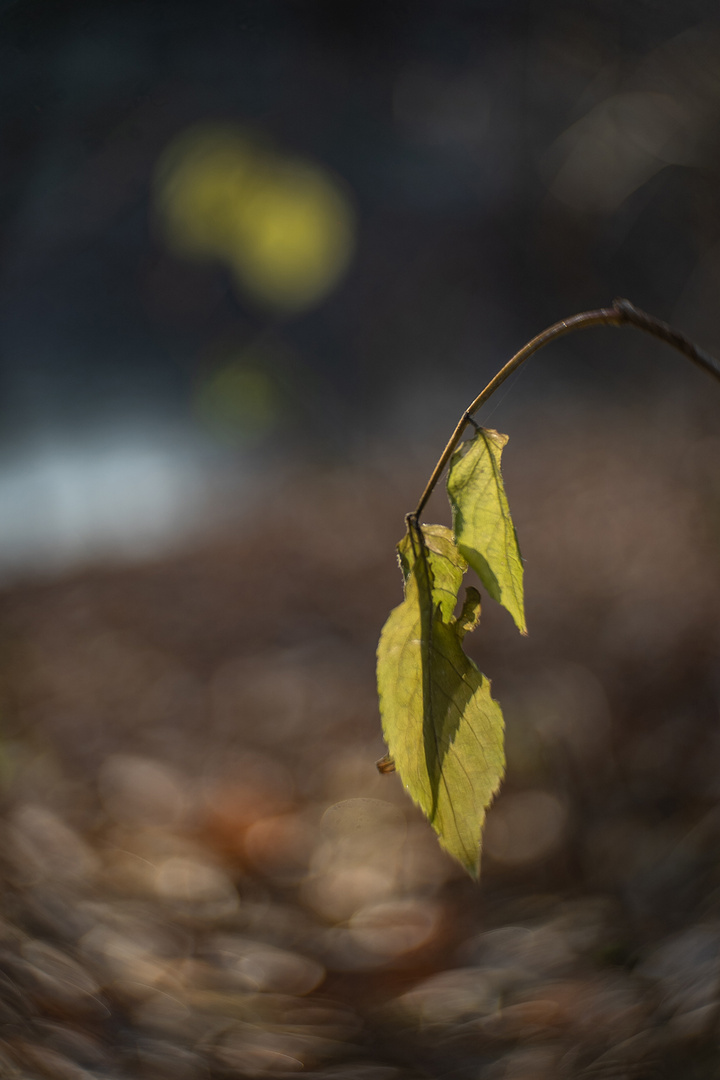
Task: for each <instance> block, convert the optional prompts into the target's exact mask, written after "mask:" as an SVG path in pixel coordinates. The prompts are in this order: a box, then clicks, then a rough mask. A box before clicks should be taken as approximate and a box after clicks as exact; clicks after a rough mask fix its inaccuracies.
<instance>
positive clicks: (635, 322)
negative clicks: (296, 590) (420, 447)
mask: <svg viewBox="0 0 720 1080" xmlns="http://www.w3.org/2000/svg"><path fill="white" fill-rule="evenodd" d="M593 326H620V327H623V326H627V327H631V328H633V329H635V330H643V331H644V332H645V333H646V334H650V335H651V336H652V337H654V338H657V339H658V340H659V341H664V342H665V343H666V344H667V345H671V346H672V347H673V348H674V349H677V350H678V351H679V352H681V353H682V354H683V356H686V357H687V358H688V360H691V361H692V362H693V363H694V364H696V365H697V366H698V367H701V368H702V369H703V370H704V371H707V372H708V373H709V374H710V375H712V376H714V377H715V378H716V379H718V380H720V363H718V361H717V360H716V359H715V358H714V357H713V356H711V355H710V353H707V352H705V351H704V349H700V348H699V347H698V346H697V345H695V344H694V343H693V342H692V341H690V339H689V338H686V337H685V335H684V334H681V333H679V331H677V330H674V329H673V327H672V326H668V324H667V323H664V322H662V321H661V320H660V319H656V318H655V317H654V316H653V315H648V314H647V312H645V311H641V310H640V308H636V307H635V305H634V304H631V303H630V301H629V300H621V299H617V300H614V301H613V303H612V306H611V307H607V308H598V309H597V310H595V311H583V312H581V313H580V314H579V315H573V316H571V317H570V318H569V319H562V320H561V321H560V322H556V323H554V324H553V325H552V326H549V327H548V328H547V330H543V332H542V333H541V334H538V335H537V337H534V338H533V339H532V341H528V343H527V345H523V347H522V349H520V351H519V352H517V353H515V355H514V356H513V357H512V359H511V360H508V362H507V364H505V366H504V367H502V368H500V371H498V373H497V375H495V376H493V378H492V379H491V380H490V382H489V383H488V384H487V386H486V387H485V389H484V390H482V391H481V392H480V393H479V394H478V396H477V397H476V398H475V400H474V401H473V402H472V403H471V404H470V405H469V406H468V408H467V409H466V410H465V412H464V413H463V414H462V416H461V417H460V419H459V420H458V422H457V425H456V427H455V430H454V431H453V433H452V435H451V436H450V440H449V442H448V444H447V446H446V447H445V449H444V450H443V452H442V454H441V455H440V458H439V460H438V463H437V465H436V466H435V468H434V469H433V471H432V475H431V477H430V479H429V480H428V482H427V484H426V485H425V490H424V491H423V493H422V495H421V496H420V501H419V503H418V504H417V507H416V508H415V510H414V511H413V512H412V513H410V514H408V515H407V520H408V523H412V522H417V520H418V518H419V516H420V514H421V513H422V511H423V508H424V507H425V504H426V503H427V501H428V499H429V498H430V496H431V495H432V493H433V490H434V489H435V486H436V484H437V482H438V480H439V479H440V477H441V475H442V473H443V470H444V469H445V466H446V465H447V463H448V461H449V460H450V458H451V457H452V455H453V453H454V452H455V450H456V449H457V446H458V444H459V442H460V439H461V438H462V434H463V432H464V431H465V428H466V427H467V425H468V424H470V423H474V421H473V419H472V417H473V413H475V412H477V410H478V409H479V408H480V406H481V405H484V403H485V402H486V401H487V400H488V398H490V397H491V396H492V395H493V394H494V393H495V391H496V390H497V389H498V387H499V386H501V385H502V384H503V383H504V382H505V380H506V379H507V378H508V377H509V376H510V375H512V373H513V372H514V371H517V369H518V368H519V367H520V365H521V364H524V363H525V361H526V360H529V359H530V357H531V356H532V355H533V353H536V352H537V351H538V350H539V349H542V348H543V346H545V345H548V344H549V343H550V342H551V341H554V340H555V338H559V337H564V336H565V334H571V333H572V332H573V331H575V330H589V329H590V328H591V327H593Z"/></svg>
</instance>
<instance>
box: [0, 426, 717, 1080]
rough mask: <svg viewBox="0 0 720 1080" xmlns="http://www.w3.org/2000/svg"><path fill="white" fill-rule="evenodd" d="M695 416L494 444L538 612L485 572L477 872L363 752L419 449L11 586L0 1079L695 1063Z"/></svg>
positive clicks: (699, 1011)
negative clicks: (493, 777)
mask: <svg viewBox="0 0 720 1080" xmlns="http://www.w3.org/2000/svg"><path fill="white" fill-rule="evenodd" d="M698 408H699V411H698V413H697V415H696V416H694V417H693V421H692V423H690V422H689V421H687V420H686V419H683V418H680V419H677V418H672V419H671V418H670V412H669V410H666V413H663V414H662V415H660V416H658V414H657V413H655V414H654V415H648V416H645V417H644V418H643V417H641V418H638V416H637V415H635V414H631V413H629V412H628V413H627V414H625V413H618V412H613V413H608V412H606V411H602V410H596V411H587V412H584V413H583V412H581V411H580V410H579V409H577V408H576V407H575V406H573V409H572V415H567V413H565V414H563V415H561V414H558V415H556V416H554V417H553V416H548V415H544V416H543V418H542V423H538V424H537V425H535V426H534V427H533V428H532V430H526V431H525V432H524V433H523V434H519V435H518V436H517V438H515V436H513V439H512V440H511V443H510V446H509V449H508V451H507V452H506V461H507V465H506V483H507V486H508V490H509V495H510V501H511V505H512V506H513V509H514V513H515V518H516V524H517V526H518V532H519V535H520V541H521V546H522V549H523V554H524V556H525V558H526V581H527V595H528V620H529V625H530V634H529V636H528V638H527V639H521V638H519V637H518V636H517V635H516V633H515V632H514V630H513V628H512V626H511V623H510V619H509V617H507V616H506V615H505V613H504V612H502V611H500V610H499V609H497V607H496V606H495V605H492V603H491V602H490V601H488V602H487V604H486V607H485V611H484V613H483V621H482V623H481V627H480V629H479V630H478V632H477V633H476V634H475V635H474V640H472V641H468V643H467V644H468V649H469V651H470V652H471V653H472V655H473V656H474V657H475V659H476V660H477V662H478V664H479V665H480V667H481V668H482V670H483V671H484V672H485V673H486V674H488V675H489V676H490V677H491V678H492V680H493V689H494V694H495V696H496V697H498V698H499V700H500V701H501V703H502V705H503V707H504V710H505V717H506V723H507V729H508V733H507V734H508V776H507V781H506V783H505V786H504V788H503V792H502V794H501V795H500V797H499V798H498V799H497V801H496V803H495V805H494V807H493V809H492V810H491V812H490V814H489V819H488V826H487V834H486V844H485V851H484V854H483V869H482V876H481V880H480V883H479V885H475V884H474V883H472V882H471V881H469V880H468V879H466V878H465V877H464V876H463V874H462V872H461V871H460V870H459V869H458V868H457V867H455V866H454V864H453V863H452V862H451V861H450V860H449V859H448V858H447V857H446V856H445V855H444V854H443V853H442V852H441V851H440V850H439V848H438V847H437V845H436V843H435V840H434V837H433V834H432V833H431V830H430V829H429V827H428V826H427V825H426V824H425V823H424V821H423V819H422V818H421V816H420V815H419V814H418V813H416V812H415V810H414V808H413V807H412V805H411V804H410V803H409V801H408V800H407V799H406V798H405V796H404V794H403V792H402V789H401V786H400V783H399V780H398V778H397V777H396V776H380V775H378V773H377V771H376V769H375V765H374V762H375V760H376V759H377V758H379V757H380V756H381V755H382V753H383V752H384V750H383V744H382V740H381V738H380V734H379V719H378V714H377V704H376V699H375V684H374V649H375V643H376V640H377V637H378V634H379V631H380V628H381V626H382V623H383V621H384V619H385V618H386V616H387V614H388V612H389V610H390V608H391V607H392V606H393V605H394V604H396V603H398V602H399V600H400V597H401V585H400V575H399V571H398V570H397V567H396V565H395V560H394V554H393V547H394V544H395V542H396V541H397V540H398V539H399V538H400V534H401V532H402V520H403V513H404V512H405V511H406V510H408V509H410V504H411V503H412V502H413V500H414V497H415V495H416V494H417V493H418V492H419V490H420V488H421V486H422V481H423V479H424V475H422V474H423V473H425V472H426V471H427V463H425V464H424V466H423V468H422V470H420V469H419V468H418V469H417V470H416V469H415V465H412V466H408V467H405V466H403V465H400V466H397V467H396V466H395V465H394V464H393V463H392V462H390V463H386V464H383V465H381V464H379V463H376V464H375V465H372V466H370V465H369V466H368V467H367V468H364V469H363V468H360V467H355V468H351V467H349V466H348V467H346V468H337V469H327V470H321V469H315V470H312V469H309V468H307V469H305V470H303V469H301V468H298V470H297V471H296V472H295V474H294V475H293V477H292V478H291V479H288V478H286V479H285V480H284V481H283V482H280V481H279V482H278V484H277V485H276V487H275V488H274V489H273V490H272V491H271V492H270V493H269V494H268V496H267V500H266V503H265V504H263V505H261V506H259V507H258V508H257V511H256V512H254V513H253V514H252V515H250V516H249V517H248V518H246V520H245V522H244V523H243V524H242V525H241V526H239V527H238V528H237V529H229V528H228V529H226V530H224V531H223V532H221V533H219V534H218V535H216V536H214V537H211V538H209V539H207V540H206V541H205V542H204V543H203V544H202V545H199V546H196V547H195V548H194V549H193V550H186V551H184V552H182V553H179V554H173V555H170V556H168V557H167V558H165V559H162V560H157V561H155V562H152V563H147V564H143V565H133V566H121V567H117V568H97V569H89V570H86V571H83V572H78V573H75V574H72V575H69V576H65V577H63V578H62V579H59V580H54V581H46V582H42V583H40V582H35V583H24V584H16V585H14V586H12V587H8V588H6V590H5V592H4V595H3V597H2V608H1V611H0V640H1V641H2V649H1V650H0V669H1V670H0V678H1V682H2V725H3V727H2V730H3V741H2V744H1V747H0V749H1V751H2V753H1V756H0V765H1V766H2V791H3V795H2V798H3V803H4V813H3V815H2V820H1V822H0V874H1V876H2V889H1V890H0V915H1V920H0V1021H1V1023H2V1026H1V1027H0V1040H1V1043H0V1075H2V1076H3V1077H36V1078H52V1080H80V1078H89V1077H98V1078H100V1077H107V1078H118V1080H120V1078H126V1077H127V1078H129V1077H133V1078H143V1080H145V1078H147V1080H150V1078H153V1080H154V1078H156V1077H157V1078H166V1077H167V1078H168V1080H169V1078H173V1080H195V1078H203V1077H205V1078H210V1077H212V1078H215V1077H218V1078H221V1077H222V1078H225V1077H227V1078H229V1077H236V1076H248V1077H282V1076H286V1075H290V1074H294V1073H296V1072H297V1073H301V1074H302V1075H309V1076H313V1077H318V1078H320V1077H324V1078H327V1080H334V1078H336V1077H337V1078H340V1077H347V1078H349V1080H392V1078H394V1077H398V1078H399V1077H402V1076H408V1077H411V1076H413V1077H414V1076H417V1077H423V1076H425V1077H433V1076H449V1077H458V1078H463V1080H464V1078H465V1077H467V1078H468V1080H470V1078H476V1077H482V1078H486V1077H487V1078H495V1077H498V1078H500V1077H502V1078H508V1080H531V1078H532V1080H540V1078H548V1080H550V1078H556V1077H617V1078H622V1077H633V1078H637V1077H677V1076H683V1077H684V1078H696V1077H697V1078H700V1077H716V1076H718V1075H719V1073H720V860H719V858H718V852H719V851H720V809H719V805H718V796H719V794H720V724H718V701H719V698H720V662H719V660H720V620H719V619H718V612H719V611H720V561H719V560H718V551H719V550H720V437H718V436H717V435H714V434H712V428H713V426H714V427H715V429H716V430H717V425H716V424H714V425H713V424H712V423H707V424H706V423H705V421H704V420H703V411H702V408H701V407H698ZM435 505H439V503H438V504H435ZM440 513H441V511H437V512H436V513H435V514H432V513H430V514H429V518H428V519H429V520H437V519H438V517H439V515H440ZM441 520H446V518H445V517H443V518H441Z"/></svg>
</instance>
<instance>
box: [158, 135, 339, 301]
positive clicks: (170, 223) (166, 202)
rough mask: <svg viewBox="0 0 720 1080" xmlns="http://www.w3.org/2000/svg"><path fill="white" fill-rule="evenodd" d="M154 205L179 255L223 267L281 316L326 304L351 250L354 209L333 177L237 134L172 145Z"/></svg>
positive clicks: (163, 159)
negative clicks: (214, 260) (213, 260)
mask: <svg viewBox="0 0 720 1080" xmlns="http://www.w3.org/2000/svg"><path fill="white" fill-rule="evenodd" d="M155 203H156V209H157V212H158V216H159V220H160V223H161V226H162V229H163V232H164V235H165V238H166V240H167V242H168V244H169V245H170V246H171V247H172V248H173V249H174V250H175V251H177V252H178V254H181V255H183V256H185V257H191V258H193V257H194V258H198V257H199V258H208V257H209V258H217V259H220V260H222V261H224V262H225V263H227V264H228V265H229V266H230V268H231V269H232V271H233V273H234V277H235V279H236V281H237V282H238V284H239V285H240V287H241V288H242V289H243V291H245V292H246V293H249V294H250V295H251V296H253V297H254V298H256V299H257V300H259V301H260V302H261V303H263V304H265V305H267V306H269V307H273V308H276V309H280V310H283V311H300V310H303V309H305V308H308V307H311V306H312V305H313V304H316V303H318V302H319V301H320V300H321V299H322V298H323V297H324V296H326V295H327V294H328V293H329V292H330V290H331V289H332V288H333V287H334V286H335V285H336V283H337V282H338V280H339V278H340V277H341V275H342V274H343V272H344V271H345V269H346V267H347V265H348V263H349V261H350V258H351V255H352V251H353V247H354V220H353V212H352V208H351V206H350V202H349V200H348V197H347V195H346V194H345V192H344V191H343V189H342V188H341V187H340V185H339V184H338V183H337V182H336V181H335V180H333V179H332V178H331V177H330V176H329V174H327V173H326V172H325V171H324V170H323V169H321V168H319V167H318V166H316V165H311V164H309V163H307V162H301V161H297V160H294V159H288V158H283V157H281V156H280V155H279V154H277V153H275V152H274V151H271V150H268V149H267V148H266V147H263V146H261V145H259V144H258V143H257V142H256V141H253V140H251V139H250V138H248V137H246V136H244V135H242V134H241V133H240V132H239V131H237V130H236V129H234V128H232V127H227V126H224V127H215V128H198V129H192V130H191V131H190V132H186V133H185V134H184V135H182V136H180V138H179V139H177V140H175V142H174V143H172V144H171V146H170V147H169V148H168V149H167V150H166V151H165V153H164V154H163V156H162V157H161V159H160V161H159V163H158V168H157V172H156V200H155Z"/></svg>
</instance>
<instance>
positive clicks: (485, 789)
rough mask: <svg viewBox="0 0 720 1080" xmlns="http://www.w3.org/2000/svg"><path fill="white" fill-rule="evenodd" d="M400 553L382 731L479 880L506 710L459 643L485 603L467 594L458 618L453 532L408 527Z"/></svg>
mask: <svg viewBox="0 0 720 1080" xmlns="http://www.w3.org/2000/svg"><path fill="white" fill-rule="evenodd" d="M399 551H400V559H401V565H402V568H403V573H404V576H405V599H404V601H403V602H402V604H400V605H399V606H398V607H396V608H395V609H394V611H392V612H391V613H390V617H389V618H388V620H387V622H386V623H385V626H384V628H383V632H382V635H381V637H380V644H379V646H378V669H377V670H378V690H379V695H380V711H381V713H382V719H383V732H384V735H385V740H386V742H387V745H388V749H389V751H390V755H391V756H392V758H393V760H394V762H395V767H396V769H397V771H398V773H399V774H400V777H401V779H402V781H403V784H404V785H405V787H406V789H407V791H408V793H409V794H410V795H411V797H412V798H413V799H414V801H415V802H416V803H417V804H418V805H419V806H420V807H421V809H422V810H423V811H424V813H425V814H426V815H427V817H428V819H429V821H430V823H431V825H432V826H433V828H434V829H435V831H436V832H437V834H438V837H439V839H440V843H441V844H442V846H443V847H444V848H446V849H447V851H449V852H450V854H451V855H453V856H454V857H455V858H456V859H458V860H459V862H461V863H462V865H463V866H464V867H465V868H466V870H468V872H469V873H470V874H472V875H473V876H474V877H476V876H477V874H478V868H479V857H480V845H481V838H482V827H483V822H484V820H485V811H486V809H487V807H488V805H489V803H490V802H491V800H492V797H493V795H494V794H495V792H496V791H497V789H498V786H499V784H500V780H501V779H502V776H503V771H504V762H505V757H504V751H503V719H502V713H501V711H500V706H499V705H498V704H497V702H496V701H493V699H492V697H491V695H490V683H489V682H488V680H487V679H486V678H485V676H484V675H482V674H481V673H480V672H479V671H478V669H477V667H476V666H475V664H473V662H472V661H471V660H470V659H469V658H468V657H467V656H466V655H465V653H464V652H463V649H462V646H461V642H462V639H463V637H464V635H465V633H466V632H467V631H468V630H471V629H473V628H474V626H475V625H476V624H477V620H478V617H479V609H480V604H479V600H480V598H479V596H478V593H477V591H476V590H475V589H469V590H468V595H467V599H466V601H465V604H464V606H463V609H462V612H461V614H460V616H459V618H458V619H455V618H454V617H453V615H452V611H453V609H454V607H455V603H456V599H457V591H458V589H459V586H460V581H461V578H462V572H463V570H464V569H465V562H464V559H463V558H462V556H461V555H460V554H459V552H458V551H457V548H456V547H455V545H454V543H453V542H452V536H451V534H450V533H449V530H447V529H444V528H442V527H441V526H423V527H422V529H421V528H419V527H418V526H417V525H411V527H410V530H409V532H408V535H407V536H406V537H405V538H404V540H403V541H401V543H400V545H399ZM451 601H452V603H451Z"/></svg>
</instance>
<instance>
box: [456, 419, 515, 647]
mask: <svg viewBox="0 0 720 1080" xmlns="http://www.w3.org/2000/svg"><path fill="white" fill-rule="evenodd" d="M507 441H508V437H507V435H500V434H498V432H497V431H491V430H490V429H486V428H479V429H478V431H477V434H476V435H475V437H474V438H473V439H470V440H468V441H467V442H464V443H462V445H461V446H460V447H459V448H458V450H456V451H455V453H454V454H453V456H452V458H451V459H450V471H449V473H448V482H447V490H448V495H449V497H450V503H451V505H452V510H453V532H454V533H455V538H456V540H457V546H458V549H459V550H460V553H461V554H462V555H464V557H465V558H466V559H467V561H468V563H469V564H470V566H471V567H472V568H473V570H474V571H475V573H476V574H477V575H478V577H479V578H480V580H481V581H482V583H483V585H484V586H485V588H486V589H487V591H488V592H489V593H490V596H492V598H493V600H497V601H498V603H500V604H502V605H503V607H504V608H506V609H507V610H508V611H509V612H510V614H511V615H512V617H513V619H514V620H515V623H516V625H517V628H518V630H519V631H520V633H521V634H526V633H527V625H526V623H525V606H524V602H523V565H522V559H521V557H520V549H519V547H518V542H517V535H516V533H515V527H514V526H513V523H512V518H511V517H510V508H509V506H508V501H507V496H506V495H505V488H504V486H503V480H502V474H501V472H500V458H501V456H502V452H503V447H504V446H505V444H506V443H507Z"/></svg>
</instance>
